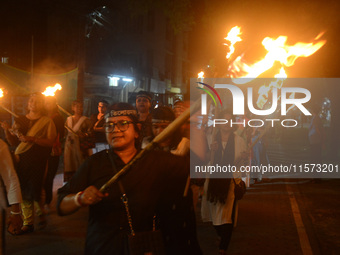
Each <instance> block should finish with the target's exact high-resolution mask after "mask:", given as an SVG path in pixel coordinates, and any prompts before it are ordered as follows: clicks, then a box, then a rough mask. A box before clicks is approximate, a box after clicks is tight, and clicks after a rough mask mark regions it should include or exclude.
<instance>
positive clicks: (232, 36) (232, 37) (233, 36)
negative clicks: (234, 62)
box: [224, 26, 242, 59]
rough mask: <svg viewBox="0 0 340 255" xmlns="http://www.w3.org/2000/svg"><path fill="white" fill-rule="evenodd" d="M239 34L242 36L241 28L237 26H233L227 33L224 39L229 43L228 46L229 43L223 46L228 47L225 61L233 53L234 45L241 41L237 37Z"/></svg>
mask: <svg viewBox="0 0 340 255" xmlns="http://www.w3.org/2000/svg"><path fill="white" fill-rule="evenodd" d="M241 34H242V33H241V28H240V27H239V26H235V27H233V28H232V29H231V30H230V31H229V33H228V35H227V37H225V38H224V39H225V40H227V41H229V42H230V44H229V43H225V44H224V45H227V46H229V52H228V53H227V56H226V58H227V59H229V58H230V56H231V55H232V54H233V53H234V52H235V47H234V45H235V43H237V42H241V41H242V39H241V37H239V35H241Z"/></svg>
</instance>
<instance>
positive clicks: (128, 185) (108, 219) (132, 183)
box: [58, 150, 192, 254]
mask: <svg viewBox="0 0 340 255" xmlns="http://www.w3.org/2000/svg"><path fill="white" fill-rule="evenodd" d="M108 153H112V156H113V159H114V162H115V165H116V169H117V170H118V171H119V170H120V169H121V168H122V167H123V166H124V165H125V164H124V162H123V161H122V160H121V159H120V158H119V156H118V155H116V154H115V153H113V151H112V150H105V151H101V152H99V153H97V154H95V155H93V156H91V157H90V158H89V159H87V160H86V161H85V162H84V164H83V165H82V166H81V167H80V168H79V170H78V171H77V172H76V174H75V175H74V176H73V178H72V179H71V180H70V181H69V182H68V183H67V184H66V185H65V186H63V187H62V188H60V189H59V190H58V210H59V205H60V202H61V200H62V199H63V198H64V197H65V196H66V195H68V194H72V193H77V192H79V191H82V190H85V189H86V188H87V187H88V186H90V185H94V186H95V187H97V188H98V189H99V188H100V187H101V186H102V185H103V184H105V183H106V182H107V181H108V180H109V179H110V178H111V177H112V176H113V175H114V171H113V169H112V166H111V163H110V159H109V154H108ZM189 163H190V162H189V158H185V157H179V156H175V155H172V154H169V153H166V152H162V151H153V152H151V153H148V154H147V155H145V156H144V157H143V158H142V159H140V160H139V161H137V163H136V164H135V165H134V166H132V167H131V168H130V170H129V171H128V172H127V173H126V174H125V175H124V176H122V178H121V182H122V184H123V186H124V189H125V191H126V194H127V197H128V200H129V208H130V213H131V217H132V224H133V228H134V230H135V231H136V232H140V231H148V230H152V223H153V216H154V215H155V213H157V212H161V213H164V212H165V211H167V210H168V208H170V207H171V204H172V203H173V202H174V201H175V200H176V199H178V198H179V197H181V196H182V195H183V191H184V187H185V184H186V180H187V177H188V174H189ZM108 193H109V196H108V197H107V198H104V199H103V200H102V201H101V202H99V203H97V204H95V205H92V206H90V207H89V222H88V231H87V239H86V248H85V254H124V244H123V240H124V235H125V234H126V233H127V232H128V231H129V226H128V222H127V217H126V212H125V209H124V206H123V203H122V201H121V199H120V197H121V192H120V190H119V187H118V184H117V183H115V184H113V185H112V186H111V187H110V188H109V189H108ZM191 203H192V200H191ZM59 214H60V211H59ZM165 214H166V213H165ZM160 218H161V219H162V215H160Z"/></svg>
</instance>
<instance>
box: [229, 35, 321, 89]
mask: <svg viewBox="0 0 340 255" xmlns="http://www.w3.org/2000/svg"><path fill="white" fill-rule="evenodd" d="M319 37H320V36H317V37H316V38H319ZM286 41H287V36H279V37H278V38H277V39H272V38H270V37H266V38H264V39H263V41H262V45H263V46H264V47H265V49H266V50H267V51H268V53H267V54H266V56H265V57H264V58H263V59H261V60H260V61H258V62H257V63H255V64H253V65H248V64H247V63H246V62H245V61H244V60H243V57H241V56H239V57H238V58H236V60H235V61H234V62H233V63H232V65H231V68H230V71H231V75H230V76H231V77H232V78H234V80H233V81H234V82H235V83H236V84H244V83H245V82H248V81H250V80H249V79H251V80H252V79H255V78H256V77H258V76H259V75H261V74H262V73H264V72H265V71H267V70H269V69H270V68H272V67H273V65H274V63H275V62H276V61H278V62H280V63H281V65H282V66H286V67H290V66H292V65H294V63H295V60H296V59H297V58H299V57H308V56H310V55H313V54H314V53H315V52H316V51H318V50H319V49H320V48H321V47H322V46H323V45H325V43H326V41H325V40H321V41H319V42H316V43H313V42H311V43H302V42H298V43H296V44H295V45H293V46H289V45H286ZM236 78H249V79H246V80H245V79H236Z"/></svg>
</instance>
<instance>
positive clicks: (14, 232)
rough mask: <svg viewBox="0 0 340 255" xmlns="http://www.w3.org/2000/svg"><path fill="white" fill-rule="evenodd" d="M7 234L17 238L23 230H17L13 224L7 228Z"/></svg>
mask: <svg viewBox="0 0 340 255" xmlns="http://www.w3.org/2000/svg"><path fill="white" fill-rule="evenodd" d="M7 232H8V233H10V234H11V235H14V236H16V235H19V234H20V232H21V228H15V227H14V226H13V224H9V225H8V226H7Z"/></svg>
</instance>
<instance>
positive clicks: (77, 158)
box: [64, 116, 87, 173]
mask: <svg viewBox="0 0 340 255" xmlns="http://www.w3.org/2000/svg"><path fill="white" fill-rule="evenodd" d="M86 119H87V117H86V116H81V117H80V119H79V120H78V122H77V123H76V124H75V125H74V126H73V121H72V116H70V117H68V118H67V120H66V123H65V125H66V126H67V127H68V128H70V129H71V130H73V131H74V132H75V133H77V132H78V131H79V130H80V128H81V125H82V124H83V122H84V121H85V120H86ZM83 161H84V156H83V154H82V152H81V150H80V144H79V137H78V136H77V135H75V134H74V133H73V132H70V130H68V134H67V137H66V142H65V150H64V173H72V172H75V171H77V169H78V168H79V167H80V165H81V164H82V163H83Z"/></svg>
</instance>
